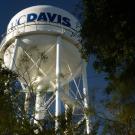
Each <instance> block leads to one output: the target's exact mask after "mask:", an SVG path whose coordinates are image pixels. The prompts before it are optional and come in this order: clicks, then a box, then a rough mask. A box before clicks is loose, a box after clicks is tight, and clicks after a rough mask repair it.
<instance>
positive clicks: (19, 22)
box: [17, 15, 26, 25]
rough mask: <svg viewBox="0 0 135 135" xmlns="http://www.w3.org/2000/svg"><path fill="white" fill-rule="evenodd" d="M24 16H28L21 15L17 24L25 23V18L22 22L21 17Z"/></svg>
mask: <svg viewBox="0 0 135 135" xmlns="http://www.w3.org/2000/svg"><path fill="white" fill-rule="evenodd" d="M23 17H26V15H23V16H21V17H20V18H19V19H18V21H17V24H18V25H21V24H23V23H25V20H23V22H21V19H22V18H23Z"/></svg>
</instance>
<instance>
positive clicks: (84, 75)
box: [82, 61, 92, 134]
mask: <svg viewBox="0 0 135 135" xmlns="http://www.w3.org/2000/svg"><path fill="white" fill-rule="evenodd" d="M82 79H83V94H84V107H85V109H86V113H85V120H86V133H87V134H90V133H91V131H92V126H91V123H90V116H89V113H87V110H88V108H89V105H88V104H89V95H88V82H87V73H86V62H85V61H83V71H82Z"/></svg>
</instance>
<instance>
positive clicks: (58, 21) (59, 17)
mask: <svg viewBox="0 0 135 135" xmlns="http://www.w3.org/2000/svg"><path fill="white" fill-rule="evenodd" d="M57 23H60V24H61V15H58V20H57Z"/></svg>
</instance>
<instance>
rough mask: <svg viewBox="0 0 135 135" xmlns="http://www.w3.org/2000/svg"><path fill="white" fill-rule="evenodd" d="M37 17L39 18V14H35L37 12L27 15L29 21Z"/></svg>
mask: <svg viewBox="0 0 135 135" xmlns="http://www.w3.org/2000/svg"><path fill="white" fill-rule="evenodd" d="M36 19H37V14H35V13H31V14H28V16H27V22H33V21H35V20H36Z"/></svg>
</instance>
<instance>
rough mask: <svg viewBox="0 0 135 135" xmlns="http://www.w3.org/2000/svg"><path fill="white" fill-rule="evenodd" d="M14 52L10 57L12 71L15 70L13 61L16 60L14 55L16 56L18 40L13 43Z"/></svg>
mask: <svg viewBox="0 0 135 135" xmlns="http://www.w3.org/2000/svg"><path fill="white" fill-rule="evenodd" d="M14 45H15V47H14V50H13V56H12V61H11V63H10V70H14V69H15V60H16V55H17V50H18V39H17V38H16V39H15V42H14Z"/></svg>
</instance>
